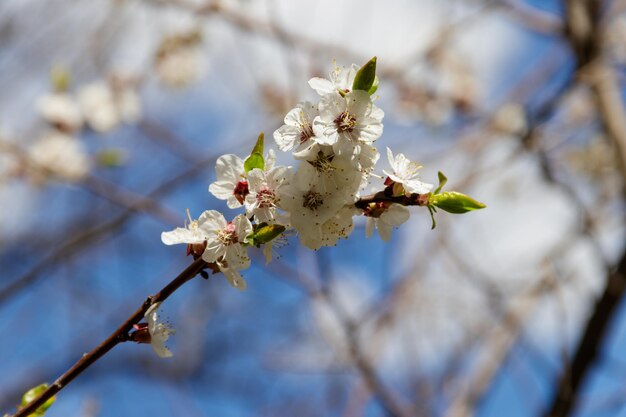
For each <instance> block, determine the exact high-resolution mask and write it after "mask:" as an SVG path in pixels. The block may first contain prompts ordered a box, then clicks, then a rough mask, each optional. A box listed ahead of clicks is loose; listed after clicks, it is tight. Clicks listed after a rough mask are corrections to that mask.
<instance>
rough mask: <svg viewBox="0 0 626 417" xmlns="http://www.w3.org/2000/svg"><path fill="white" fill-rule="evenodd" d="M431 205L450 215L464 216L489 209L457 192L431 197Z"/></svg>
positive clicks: (447, 192)
mask: <svg viewBox="0 0 626 417" xmlns="http://www.w3.org/2000/svg"><path fill="white" fill-rule="evenodd" d="M429 204H430V205H433V206H436V207H439V208H440V209H442V210H444V211H447V212H448V213H454V214H462V213H467V212H468V211H472V210H479V209H483V208H485V207H487V206H486V205H484V204H483V203H481V202H479V201H476V200H474V199H473V198H471V197H468V196H466V195H465V194H461V193H459V192H456V191H446V192H443V193H440V194H435V195H431V196H430V200H429Z"/></svg>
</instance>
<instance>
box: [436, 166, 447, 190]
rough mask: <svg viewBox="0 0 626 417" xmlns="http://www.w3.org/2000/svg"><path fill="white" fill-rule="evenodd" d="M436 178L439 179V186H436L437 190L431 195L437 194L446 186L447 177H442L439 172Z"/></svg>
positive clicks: (441, 173)
mask: <svg viewBox="0 0 626 417" xmlns="http://www.w3.org/2000/svg"><path fill="white" fill-rule="evenodd" d="M437 176H438V177H439V186H437V189H436V190H435V191H433V194H439V191H441V189H442V188H443V186H444V185H446V183H447V182H448V177H446V176H445V175H443V172H441V171H439V172H438V173H437Z"/></svg>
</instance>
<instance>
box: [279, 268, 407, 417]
mask: <svg viewBox="0 0 626 417" xmlns="http://www.w3.org/2000/svg"><path fill="white" fill-rule="evenodd" d="M268 268H269V269H271V270H273V271H274V272H276V274H275V275H274V276H276V277H279V278H282V279H286V280H287V281H288V282H290V283H292V284H295V286H296V287H297V288H299V289H301V290H304V292H305V294H307V296H308V297H309V298H310V299H311V300H313V299H318V300H321V301H322V302H324V304H326V305H327V306H328V307H329V308H330V309H331V311H332V312H333V314H334V315H335V318H336V319H337V322H338V323H339V324H340V327H341V330H342V331H343V333H344V336H345V338H346V341H347V344H348V353H349V355H350V358H351V360H352V363H353V364H354V367H355V369H356V370H357V371H358V373H359V375H360V376H361V378H362V380H363V382H364V383H365V385H366V386H367V388H368V389H369V390H370V392H372V394H374V396H375V397H376V398H377V399H378V401H379V403H380V405H381V406H382V408H384V409H385V411H386V412H387V414H388V415H389V416H392V417H410V416H413V415H415V411H413V410H410V409H408V408H407V407H405V406H403V405H401V404H399V403H398V400H397V399H396V398H395V395H394V394H393V393H392V392H391V391H390V390H389V389H388V388H387V387H386V386H385V384H384V383H383V381H382V379H381V378H380V376H379V375H378V373H377V372H376V369H375V367H374V365H373V364H372V363H371V362H370V361H369V360H368V358H367V357H366V356H365V354H364V352H363V349H362V347H361V344H360V342H359V339H358V329H359V326H358V324H357V323H355V322H354V321H353V320H352V319H350V318H349V317H348V315H347V314H346V313H345V311H343V309H342V308H341V306H339V305H338V303H336V302H335V300H333V298H332V297H331V294H330V292H329V290H328V288H327V287H326V286H325V285H324V284H323V283H319V285H316V284H315V283H314V282H315V280H313V279H312V278H310V277H308V276H306V275H305V274H303V273H302V271H301V270H295V269H293V268H292V267H291V266H290V265H288V264H287V263H285V262H283V261H281V260H280V259H277V260H275V261H274V262H272V263H270V264H269V265H268Z"/></svg>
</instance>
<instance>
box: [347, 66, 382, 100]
mask: <svg viewBox="0 0 626 417" xmlns="http://www.w3.org/2000/svg"><path fill="white" fill-rule="evenodd" d="M375 80H376V57H373V58H372V59H370V60H369V61H367V63H365V65H363V66H362V67H361V68H360V69H359V70H358V71H357V73H356V76H355V77H354V82H353V83H352V90H353V91H354V90H363V91H367V92H369V91H370V90H371V89H372V88H374V82H375ZM377 88H378V85H377V86H376V89H377ZM376 89H374V91H376ZM370 94H371V93H370Z"/></svg>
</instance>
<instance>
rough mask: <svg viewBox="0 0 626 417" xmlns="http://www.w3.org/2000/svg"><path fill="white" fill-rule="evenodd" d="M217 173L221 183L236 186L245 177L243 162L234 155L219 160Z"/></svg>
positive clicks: (223, 156)
mask: <svg viewBox="0 0 626 417" xmlns="http://www.w3.org/2000/svg"><path fill="white" fill-rule="evenodd" d="M215 172H216V173H217V179H218V180H219V181H228V182H231V183H234V184H236V183H237V182H238V181H239V180H240V179H241V178H242V177H243V175H244V169H243V160H242V159H241V158H239V157H238V156H237V155H233V154H227V155H222V156H220V157H219V158H217V162H216V164H215Z"/></svg>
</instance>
